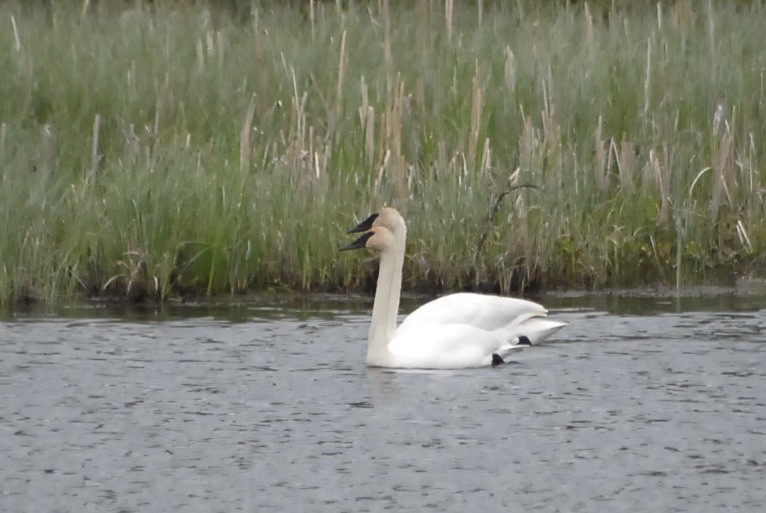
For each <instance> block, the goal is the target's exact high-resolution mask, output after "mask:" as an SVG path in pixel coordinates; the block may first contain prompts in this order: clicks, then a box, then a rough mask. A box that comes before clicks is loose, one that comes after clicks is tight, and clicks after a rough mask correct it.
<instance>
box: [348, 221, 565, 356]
mask: <svg viewBox="0 0 766 513" xmlns="http://www.w3.org/2000/svg"><path fill="white" fill-rule="evenodd" d="M367 222H368V223H369V226H367V225H365V224H364V223H363V224H362V225H360V226H359V227H357V229H355V231H362V230H360V229H359V228H360V227H362V228H363V229H364V230H365V231H366V233H365V234H364V235H363V236H362V237H360V239H359V240H358V241H356V242H355V243H353V244H352V245H350V246H348V247H347V248H346V249H355V248H358V247H368V248H370V249H373V250H376V251H379V252H380V272H379V274H378V284H377V288H376V290H375V302H374V304H373V308H372V321H371V323H370V335H369V343H368V346H367V365H370V366H375V367H397V368H410V369H459V368H468V367H483V366H489V365H492V364H493V355H497V356H499V357H500V358H506V357H507V356H508V355H509V354H510V353H512V352H513V351H515V350H518V349H520V348H522V347H524V346H519V345H518V342H519V337H521V336H525V337H527V338H528V339H529V341H530V342H531V343H533V344H535V343H539V342H541V341H542V340H544V339H546V338H547V337H549V336H550V335H552V334H553V333H555V332H556V331H558V330H559V329H561V328H562V327H563V326H564V323H561V322H555V321H551V320H547V319H544V317H545V316H546V315H547V310H545V308H543V307H542V306H540V305H539V304H537V303H533V302H531V301H525V300H523V299H513V298H506V297H498V296H486V295H482V294H470V293H459V294H450V295H448V296H444V297H441V298H439V299H436V300H434V301H431V302H430V303H427V304H425V305H423V306H421V307H420V308H418V309H417V310H415V311H414V312H412V314H410V315H409V316H408V317H407V318H406V319H405V320H404V321H403V322H402V324H401V325H400V326H399V327H398V328H397V326H396V317H397V312H398V310H399V296H400V292H401V283H402V267H403V265H404V250H405V241H406V234H407V229H406V226H405V224H404V219H402V217H401V216H400V215H399V213H398V212H397V211H396V210H394V209H392V208H384V209H383V210H381V212H380V213H379V214H378V215H377V216H371V218H370V219H368V221H367Z"/></svg>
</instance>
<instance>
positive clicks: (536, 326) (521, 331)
mask: <svg viewBox="0 0 766 513" xmlns="http://www.w3.org/2000/svg"><path fill="white" fill-rule="evenodd" d="M564 326H566V323H565V322H558V321H551V320H549V319H543V318H541V317H532V318H531V319H527V320H526V321H524V322H522V323H521V324H520V325H518V326H516V329H515V331H516V333H517V334H516V336H517V337H520V336H525V337H527V338H528V339H529V341H530V342H532V344H539V343H540V342H542V341H544V340H545V339H547V338H548V337H550V336H551V335H553V334H554V333H556V332H557V331H558V330H560V329H561V328H563V327H564Z"/></svg>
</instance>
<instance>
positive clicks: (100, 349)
mask: <svg viewBox="0 0 766 513" xmlns="http://www.w3.org/2000/svg"><path fill="white" fill-rule="evenodd" d="M331 299H332V298H324V300H323V301H318V300H317V298H312V300H311V301H308V302H304V303H294V302H291V301H290V300H289V299H286V298H261V299H259V300H256V301H252V302H248V303H243V304H241V305H239V306H237V307H225V306H221V307H210V306H205V307H190V306H185V307H183V308H170V309H164V310H162V311H156V310H153V309H147V310H145V311H132V312H115V311H109V310H107V309H105V308H87V309H82V308H70V309H66V310H63V311H61V310H60V311H55V312H26V313H24V312H21V313H20V312H16V313H12V314H6V317H5V319H4V320H3V321H2V322H0V392H1V393H2V397H3V401H2V403H0V423H1V425H2V429H0V447H2V448H3V450H2V452H0V511H99V512H100V511H126V512H128V511H136V512H139V511H172V510H182V511H205V512H207V511H227V512H228V511H316V510H319V511H321V510H327V511H381V510H384V509H387V508H390V509H394V510H407V511H422V510H425V509H432V510H435V511H467V510H472V511H473V510H477V509H478V508H484V509H486V510H489V511H498V510H500V508H503V509H506V510H508V509H510V510H522V511H529V510H542V511H554V510H562V511H573V510H587V511H593V510H603V511H637V510H641V511H644V510H650V509H655V510H658V511H692V510H708V511H715V510H721V509H738V510H740V511H743V510H744V511H748V510H750V511H757V510H759V509H760V507H761V504H763V503H764V501H766V490H764V487H763V486H762V483H763V481H764V477H766V475H765V474H766V471H765V469H766V399H765V398H766V380H764V377H766V344H765V343H764V339H766V337H765V336H764V333H765V332H766V310H763V309H759V308H762V306H763V305H764V303H763V302H759V301H758V300H757V299H745V300H741V299H740V300H738V299H736V298H727V299H726V300H723V299H721V298H711V299H708V300H707V301H708V302H707V303H704V301H703V304H697V305H693V306H689V305H688V304H685V303H679V302H677V301H676V302H673V300H672V299H671V300H670V301H671V303H670V304H667V301H668V300H667V299H663V298H651V297H644V298H636V299H635V301H633V300H628V299H624V298H623V299H619V301H617V300H613V299H610V298H608V297H607V296H602V297H600V298H599V297H596V298H595V299H594V298H593V297H580V298H577V297H575V298H572V297H558V298H546V299H545V303H546V304H547V305H550V306H551V307H553V308H557V309H558V310H557V311H555V312H554V314H555V316H556V317H557V318H562V319H564V320H566V321H567V322H569V326H568V327H567V328H565V329H564V330H562V331H561V332H560V333H559V334H557V335H556V339H555V340H552V341H551V342H550V343H548V344H546V345H543V346H538V347H533V348H530V349H528V350H526V351H524V352H522V353H520V354H519V356H518V358H517V361H515V362H513V363H511V364H509V365H506V366H503V367H500V368H496V369H489V368H488V369H478V370H459V371H439V372H418V371H408V372H396V371H390V370H384V369H367V368H365V367H364V364H363V362H364V353H365V345H364V339H365V337H366V334H367V315H366V313H365V311H364V309H366V308H368V307H369V300H368V298H359V299H358V300H355V301H353V302H343V303H339V302H337V301H332V300H331ZM414 303H415V302H414V301H411V302H405V303H404V308H405V309H411V308H412V307H413V305H414Z"/></svg>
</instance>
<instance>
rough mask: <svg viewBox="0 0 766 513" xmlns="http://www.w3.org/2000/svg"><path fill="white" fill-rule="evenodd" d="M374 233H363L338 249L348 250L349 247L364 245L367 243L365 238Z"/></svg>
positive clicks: (355, 247) (361, 246)
mask: <svg viewBox="0 0 766 513" xmlns="http://www.w3.org/2000/svg"><path fill="white" fill-rule="evenodd" d="M374 233H375V232H367V233H363V234H362V236H361V237H359V238H358V239H356V240H355V241H354V242H352V243H351V244H348V245H346V246H343V247H342V248H340V251H348V250H350V249H361V248H363V247H365V246H366V245H367V239H369V238H370V237H372V236H373V235H374Z"/></svg>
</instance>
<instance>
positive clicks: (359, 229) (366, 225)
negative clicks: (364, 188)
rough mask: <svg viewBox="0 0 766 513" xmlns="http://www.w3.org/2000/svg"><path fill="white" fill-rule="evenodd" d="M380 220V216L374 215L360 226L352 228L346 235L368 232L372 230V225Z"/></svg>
mask: <svg viewBox="0 0 766 513" xmlns="http://www.w3.org/2000/svg"><path fill="white" fill-rule="evenodd" d="M377 218H378V214H372V215H371V216H370V217H368V218H367V219H365V220H364V221H362V222H361V223H359V224H358V225H356V226H354V227H353V228H351V229H350V230H349V231H347V232H346V233H359V232H366V231H367V230H369V229H370V228H372V223H373V222H375V220H376V219H377Z"/></svg>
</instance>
